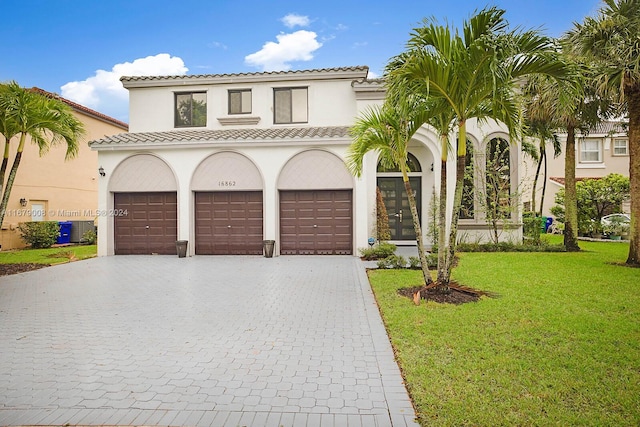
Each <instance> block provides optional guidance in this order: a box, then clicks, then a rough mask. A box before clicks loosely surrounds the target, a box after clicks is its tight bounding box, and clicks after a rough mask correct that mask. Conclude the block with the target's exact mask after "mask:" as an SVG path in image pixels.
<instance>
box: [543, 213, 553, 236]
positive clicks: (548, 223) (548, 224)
mask: <svg viewBox="0 0 640 427" xmlns="http://www.w3.org/2000/svg"><path fill="white" fill-rule="evenodd" d="M551 224H553V217H552V216H549V217H546V220H545V223H544V232H545V233H546V232H547V231H548V230H549V227H551Z"/></svg>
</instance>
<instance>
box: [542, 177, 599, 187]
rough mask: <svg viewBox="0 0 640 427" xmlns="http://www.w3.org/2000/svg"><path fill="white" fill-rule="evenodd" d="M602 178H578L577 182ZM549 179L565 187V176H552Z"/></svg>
mask: <svg viewBox="0 0 640 427" xmlns="http://www.w3.org/2000/svg"><path fill="white" fill-rule="evenodd" d="M600 178H601V177H597V176H594V177H586V178H576V182H577V181H584V180H585V179H600ZM549 179H550V180H551V181H553V182H555V183H558V184H560V185H562V186H563V187H564V177H563V176H552V177H549Z"/></svg>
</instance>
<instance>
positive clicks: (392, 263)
mask: <svg viewBox="0 0 640 427" xmlns="http://www.w3.org/2000/svg"><path fill="white" fill-rule="evenodd" d="M378 268H407V260H406V259H405V258H404V257H403V256H402V255H390V256H388V257H386V258H385V259H381V260H380V261H378Z"/></svg>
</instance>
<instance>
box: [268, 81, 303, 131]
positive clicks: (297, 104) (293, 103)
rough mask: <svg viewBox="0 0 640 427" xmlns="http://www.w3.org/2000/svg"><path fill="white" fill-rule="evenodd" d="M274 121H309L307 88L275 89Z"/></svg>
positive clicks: (284, 122)
mask: <svg viewBox="0 0 640 427" xmlns="http://www.w3.org/2000/svg"><path fill="white" fill-rule="evenodd" d="M273 105H274V109H273V110H274V111H273V122H274V123H275V124H286V123H307V121H308V111H307V108H308V107H307V88H306V87H301V88H278V89H274V90H273Z"/></svg>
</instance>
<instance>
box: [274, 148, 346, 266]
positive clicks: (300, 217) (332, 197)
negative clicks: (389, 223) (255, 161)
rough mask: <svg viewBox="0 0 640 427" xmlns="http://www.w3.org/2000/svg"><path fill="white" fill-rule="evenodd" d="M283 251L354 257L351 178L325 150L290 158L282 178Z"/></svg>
mask: <svg viewBox="0 0 640 427" xmlns="http://www.w3.org/2000/svg"><path fill="white" fill-rule="evenodd" d="M278 193H279V199H280V211H279V212H280V253H281V254H282V255H332V254H341V255H350V254H352V253H353V177H352V176H351V174H350V173H349V171H348V170H347V168H346V166H345V164H344V162H343V161H342V160H341V159H340V158H339V157H337V156H336V155H334V154H332V153H329V152H327V151H323V150H308V151H304V152H302V153H299V154H297V155H296V156H294V157H292V158H291V159H290V160H289V161H288V162H287V164H286V165H285V166H284V168H283V169H282V172H281V173H280V177H279V179H278Z"/></svg>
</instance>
